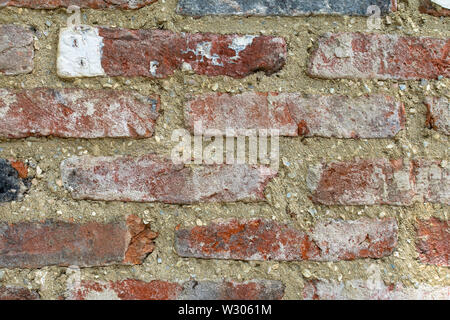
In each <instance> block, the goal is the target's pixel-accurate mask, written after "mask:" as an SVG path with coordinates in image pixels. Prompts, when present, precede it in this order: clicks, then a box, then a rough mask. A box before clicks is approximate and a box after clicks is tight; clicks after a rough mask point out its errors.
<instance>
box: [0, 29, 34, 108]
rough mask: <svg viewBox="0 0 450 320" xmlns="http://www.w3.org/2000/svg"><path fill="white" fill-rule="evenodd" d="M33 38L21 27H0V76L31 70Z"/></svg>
mask: <svg viewBox="0 0 450 320" xmlns="http://www.w3.org/2000/svg"><path fill="white" fill-rule="evenodd" d="M33 36H34V35H33V32H32V31H31V30H29V29H27V28H25V27H23V26H18V25H0V74H6V75H18V74H24V73H30V72H31V71H32V70H33V58H34V47H33V45H34V40H33ZM0 115H1V112H0Z"/></svg>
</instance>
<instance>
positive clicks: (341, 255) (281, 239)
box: [175, 219, 397, 261]
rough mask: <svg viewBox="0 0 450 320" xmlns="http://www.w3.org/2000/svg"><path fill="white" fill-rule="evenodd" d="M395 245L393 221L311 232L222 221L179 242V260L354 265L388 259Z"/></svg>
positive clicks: (186, 232) (333, 225)
mask: <svg viewBox="0 0 450 320" xmlns="http://www.w3.org/2000/svg"><path fill="white" fill-rule="evenodd" d="M396 245H397V222H396V221H395V219H383V220H376V219H374V220H370V219H361V220H356V221H339V220H330V221H327V222H322V223H318V224H317V225H316V226H315V227H314V228H313V229H312V230H310V231H302V230H297V229H294V228H292V227H289V226H287V225H283V224H279V223H276V222H274V221H271V220H262V219H250V220H237V219H232V220H218V221H215V222H212V223H210V224H209V225H207V226H196V227H193V228H190V229H179V230H177V231H176V236H175V249H176V251H177V253H178V254H179V255H180V256H182V257H193V258H205V259H234V260H278V261H302V260H312V261H340V260H354V259H357V258H381V257H384V256H388V255H390V254H391V253H392V251H393V250H394V248H395V247H396Z"/></svg>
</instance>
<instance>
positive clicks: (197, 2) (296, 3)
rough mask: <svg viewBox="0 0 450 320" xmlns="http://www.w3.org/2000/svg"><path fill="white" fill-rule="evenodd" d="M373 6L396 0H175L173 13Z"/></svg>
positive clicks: (387, 8)
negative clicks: (175, 5) (176, 1)
mask: <svg viewBox="0 0 450 320" xmlns="http://www.w3.org/2000/svg"><path fill="white" fill-rule="evenodd" d="M371 5H376V6H378V7H379V8H380V10H381V13H382V14H386V13H389V12H391V11H395V9H396V6H397V1H396V0H332V1H329V0H320V1H309V0H272V1H263V0H234V1H232V2H230V1H227V0H179V1H178V7H177V12H178V13H179V14H184V15H191V16H205V15H239V16H302V15H310V14H340V15H363V16H364V15H370V12H369V13H367V8H368V7H369V6H371Z"/></svg>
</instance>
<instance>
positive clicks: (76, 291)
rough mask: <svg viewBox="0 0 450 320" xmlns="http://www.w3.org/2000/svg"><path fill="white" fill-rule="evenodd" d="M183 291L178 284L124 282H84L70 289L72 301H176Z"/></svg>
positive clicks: (69, 297) (69, 293)
mask: <svg viewBox="0 0 450 320" xmlns="http://www.w3.org/2000/svg"><path fill="white" fill-rule="evenodd" d="M181 291H182V287H181V286H180V285H179V284H177V283H171V282H166V281H159V280H155V281H151V282H144V281H139V280H131V279H127V280H123V281H116V282H112V281H111V282H107V283H101V282H94V281H82V282H81V284H80V287H78V288H69V292H68V299H70V300H99V299H101V300H174V299H176V298H177V296H178V295H179V294H180V292H181Z"/></svg>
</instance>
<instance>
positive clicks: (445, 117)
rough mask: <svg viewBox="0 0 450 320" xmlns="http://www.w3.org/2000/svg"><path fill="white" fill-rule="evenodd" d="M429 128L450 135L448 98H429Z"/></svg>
mask: <svg viewBox="0 0 450 320" xmlns="http://www.w3.org/2000/svg"><path fill="white" fill-rule="evenodd" d="M425 105H426V106H427V109H428V114H427V122H426V124H427V126H428V127H429V128H432V129H434V130H436V131H439V132H442V133H444V134H446V135H450V103H449V101H448V99H447V98H446V97H427V98H426V99H425Z"/></svg>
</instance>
